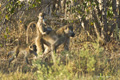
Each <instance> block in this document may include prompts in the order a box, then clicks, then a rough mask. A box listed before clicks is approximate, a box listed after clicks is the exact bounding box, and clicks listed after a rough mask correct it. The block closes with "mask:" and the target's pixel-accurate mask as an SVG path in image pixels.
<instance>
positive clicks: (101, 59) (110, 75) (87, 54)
mask: <svg viewBox="0 0 120 80" xmlns="http://www.w3.org/2000/svg"><path fill="white" fill-rule="evenodd" d="M55 58H56V65H53V61H52V59H48V60H45V61H44V60H41V59H37V60H34V61H33V66H32V68H31V71H33V72H27V73H23V72H19V71H16V72H14V73H10V74H2V73H0V78H1V79H3V80H8V78H9V80H119V79H120V76H119V74H120V58H119V55H118V52H117V51H108V50H106V49H105V48H104V47H100V46H99V44H97V43H89V42H87V43H84V44H83V45H82V48H81V49H78V50H74V49H73V50H71V51H63V52H61V53H60V54H57V53H56V54H55ZM34 68H37V69H36V71H34Z"/></svg>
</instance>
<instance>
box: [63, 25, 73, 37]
mask: <svg viewBox="0 0 120 80" xmlns="http://www.w3.org/2000/svg"><path fill="white" fill-rule="evenodd" d="M64 32H65V34H67V35H68V36H69V37H74V36H75V33H74V32H73V26H71V25H66V26H65V28H64Z"/></svg>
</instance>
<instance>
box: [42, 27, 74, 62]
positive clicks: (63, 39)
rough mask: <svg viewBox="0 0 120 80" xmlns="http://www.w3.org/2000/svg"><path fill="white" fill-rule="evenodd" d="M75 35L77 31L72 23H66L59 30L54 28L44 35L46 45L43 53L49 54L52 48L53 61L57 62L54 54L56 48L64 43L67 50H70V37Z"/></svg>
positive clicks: (43, 39)
mask: <svg viewBox="0 0 120 80" xmlns="http://www.w3.org/2000/svg"><path fill="white" fill-rule="evenodd" d="M74 35H75V33H74V32H73V27H72V26H71V25H65V26H63V27H61V28H59V29H58V30H57V31H54V30H52V31H51V32H50V33H49V34H45V35H43V36H42V41H43V44H44V47H45V51H44V53H43V55H45V54H47V53H48V52H49V50H50V51H51V55H52V58H53V62H55V59H54V55H53V53H54V51H55V52H56V49H57V48H58V46H60V45H61V44H63V45H64V49H65V50H69V40H70V37H74Z"/></svg>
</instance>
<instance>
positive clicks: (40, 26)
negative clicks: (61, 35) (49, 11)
mask: <svg viewBox="0 0 120 80" xmlns="http://www.w3.org/2000/svg"><path fill="white" fill-rule="evenodd" d="M44 15H45V14H44V13H39V16H38V18H39V19H38V22H37V24H36V23H35V22H31V23H30V24H29V25H28V28H27V33H26V36H27V39H26V43H27V44H28V31H29V28H30V25H31V24H35V25H36V32H37V37H36V38H35V44H36V47H37V53H40V52H44V47H43V43H42V39H41V38H42V36H43V35H45V34H49V33H50V32H51V31H52V29H51V28H50V27H47V28H45V25H46V23H45V21H44Z"/></svg>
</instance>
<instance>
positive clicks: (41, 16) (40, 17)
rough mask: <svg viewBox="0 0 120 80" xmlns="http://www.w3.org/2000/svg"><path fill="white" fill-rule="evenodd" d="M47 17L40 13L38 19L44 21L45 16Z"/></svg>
mask: <svg viewBox="0 0 120 80" xmlns="http://www.w3.org/2000/svg"><path fill="white" fill-rule="evenodd" d="M45 15H46V14H45V13H42V12H41V13H39V15H38V18H39V19H44V16H45Z"/></svg>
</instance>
